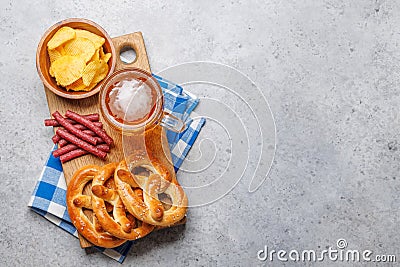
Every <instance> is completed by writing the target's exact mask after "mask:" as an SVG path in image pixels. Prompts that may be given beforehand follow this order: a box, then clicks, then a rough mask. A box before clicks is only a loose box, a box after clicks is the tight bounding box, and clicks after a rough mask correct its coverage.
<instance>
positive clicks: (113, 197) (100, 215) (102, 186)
mask: <svg viewBox="0 0 400 267" xmlns="http://www.w3.org/2000/svg"><path fill="white" fill-rule="evenodd" d="M116 167H117V163H110V164H108V165H105V166H104V167H103V168H101V169H100V170H99V171H98V172H97V175H96V176H95V177H94V179H93V182H92V193H93V195H92V207H93V212H94V213H95V214H96V217H97V219H98V220H99V223H100V225H101V226H102V227H103V229H106V230H107V232H109V233H110V234H112V235H114V236H116V237H118V238H122V239H129V240H135V239H138V238H141V237H144V236H145V235H147V234H149V233H150V232H151V231H152V230H153V229H154V226H153V225H149V224H147V223H142V222H141V221H139V220H137V219H136V218H135V217H133V216H132V215H130V214H129V213H128V214H127V213H126V211H125V206H124V204H123V202H122V200H121V198H120V196H119V194H118V192H117V191H116V188H115V184H114V178H113V175H114V172H115V168H116ZM106 203H108V204H109V205H107V204H106ZM109 212H112V216H111V215H110V214H109Z"/></svg>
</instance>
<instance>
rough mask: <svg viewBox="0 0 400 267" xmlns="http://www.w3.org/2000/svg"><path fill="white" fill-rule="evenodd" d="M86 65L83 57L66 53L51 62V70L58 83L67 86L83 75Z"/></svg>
mask: <svg viewBox="0 0 400 267" xmlns="http://www.w3.org/2000/svg"><path fill="white" fill-rule="evenodd" d="M85 66H86V63H85V61H84V60H83V59H82V58H80V57H77V56H68V55H66V56H63V57H61V58H59V59H57V60H56V61H54V62H53V64H51V72H53V74H54V76H55V78H56V81H57V83H58V84H60V85H62V86H67V85H70V84H71V83H73V82H75V81H76V80H78V79H79V78H81V77H82V72H83V70H84V68H85Z"/></svg>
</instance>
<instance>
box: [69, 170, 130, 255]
mask: <svg viewBox="0 0 400 267" xmlns="http://www.w3.org/2000/svg"><path fill="white" fill-rule="evenodd" d="M106 166H108V165H106ZM103 168H104V167H103ZM114 168H115V166H114ZM101 169H102V168H101V167H99V166H95V165H88V166H85V167H82V168H80V169H79V170H77V171H76V172H75V174H74V176H73V177H72V179H71V181H70V182H69V184H68V189H67V196H66V201H67V208H68V213H69V217H70V218H71V221H72V223H73V225H74V226H75V227H76V229H77V230H78V232H79V233H80V234H81V235H82V236H83V237H85V238H86V239H87V240H88V241H89V242H91V243H93V244H94V245H96V246H100V247H104V248H113V247H117V246H119V245H121V244H123V243H124V242H126V240H125V239H120V238H117V237H115V236H113V235H111V234H109V233H107V232H106V231H105V230H104V229H103V227H101V225H100V224H99V222H98V220H97V217H96V215H95V214H94V213H93V216H92V220H89V218H88V217H87V216H86V215H85V214H84V212H83V209H89V210H92V196H90V195H84V194H83V189H84V187H85V185H86V184H88V183H90V182H91V181H92V180H93V178H94V176H96V175H97V174H98V172H99V171H101Z"/></svg>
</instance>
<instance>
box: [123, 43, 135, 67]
mask: <svg viewBox="0 0 400 267" xmlns="http://www.w3.org/2000/svg"><path fill="white" fill-rule="evenodd" d="M136 56H137V55H136V51H135V49H133V48H132V47H131V46H124V47H122V48H121V52H120V53H119V58H120V59H121V61H122V62H123V63H124V64H131V63H133V62H135V60H136Z"/></svg>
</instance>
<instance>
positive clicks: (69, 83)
mask: <svg viewBox="0 0 400 267" xmlns="http://www.w3.org/2000/svg"><path fill="white" fill-rule="evenodd" d="M104 42H105V39H104V38H103V37H101V36H98V35H96V34H94V33H92V32H89V31H86V30H81V29H72V28H70V27H62V28H60V29H59V30H58V31H57V32H56V33H55V34H54V36H53V37H52V38H51V39H50V41H49V42H48V43H47V52H48V53H49V57H50V64H51V65H50V70H49V72H50V75H51V76H52V77H54V78H55V79H56V81H57V84H58V85H61V86H63V87H65V88H66V89H67V91H68V90H73V91H90V90H92V89H93V88H94V87H95V86H96V85H97V84H98V83H99V82H100V81H101V80H103V79H104V78H105V77H106V76H107V73H108V65H107V62H108V60H109V59H110V58H111V53H106V54H105V53H104V51H103V44H104Z"/></svg>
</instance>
